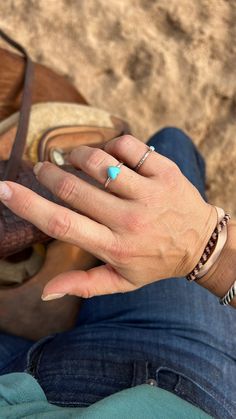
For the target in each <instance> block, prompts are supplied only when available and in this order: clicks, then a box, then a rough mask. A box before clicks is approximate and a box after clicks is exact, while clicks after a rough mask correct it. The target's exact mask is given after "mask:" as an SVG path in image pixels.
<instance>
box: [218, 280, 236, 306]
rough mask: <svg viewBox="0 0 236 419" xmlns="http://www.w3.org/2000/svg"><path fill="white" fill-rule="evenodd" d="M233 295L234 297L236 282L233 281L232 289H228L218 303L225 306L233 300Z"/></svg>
mask: <svg viewBox="0 0 236 419" xmlns="http://www.w3.org/2000/svg"><path fill="white" fill-rule="evenodd" d="M235 295H236V281H234V283H233V285H232V287H231V288H230V289H229V291H228V292H227V294H225V296H224V297H222V298H220V299H219V303H220V304H221V305H223V306H227V305H228V304H230V303H231V301H232V300H233V299H234V297H235Z"/></svg>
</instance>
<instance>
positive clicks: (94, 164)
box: [70, 146, 144, 199]
mask: <svg viewBox="0 0 236 419" xmlns="http://www.w3.org/2000/svg"><path fill="white" fill-rule="evenodd" d="M70 161H71V163H72V164H73V166H75V167H77V168H79V169H81V170H82V171H84V172H85V173H87V174H88V175H89V176H91V177H93V178H94V179H96V180H97V181H98V182H100V183H102V184H103V185H105V182H106V180H107V178H108V173H107V169H108V168H109V167H110V166H112V167H116V166H117V165H118V164H119V161H118V160H117V159H115V157H113V156H111V155H110V154H107V153H106V152H105V151H104V150H101V149H98V148H92V147H87V146H81V147H79V148H76V149H75V150H73V151H72V153H71V155H70ZM143 180H144V179H143V178H142V177H141V176H140V175H139V174H137V173H136V172H134V171H133V170H131V169H129V168H128V167H126V166H123V165H122V167H121V168H120V173H119V174H118V175H117V177H116V179H114V180H111V181H110V182H109V184H108V186H107V189H109V190H110V191H111V192H113V193H114V194H116V195H118V196H121V197H123V198H127V199H134V198H137V195H138V192H139V190H141V189H142V188H143Z"/></svg>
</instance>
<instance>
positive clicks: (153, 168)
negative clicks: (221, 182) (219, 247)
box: [2, 136, 217, 299]
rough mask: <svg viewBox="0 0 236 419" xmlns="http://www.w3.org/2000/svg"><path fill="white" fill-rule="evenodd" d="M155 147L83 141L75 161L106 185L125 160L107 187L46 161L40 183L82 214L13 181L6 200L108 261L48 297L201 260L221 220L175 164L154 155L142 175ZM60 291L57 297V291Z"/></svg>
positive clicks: (67, 279)
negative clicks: (94, 145) (149, 150)
mask: <svg viewBox="0 0 236 419" xmlns="http://www.w3.org/2000/svg"><path fill="white" fill-rule="evenodd" d="M146 151H147V146H146V145H145V144H143V143H142V142H141V141H139V140H138V139H136V138H134V137H132V136H123V137H119V138H116V139H113V140H111V141H110V142H108V143H107V144H106V145H105V147H104V149H103V150H102V149H96V148H90V147H87V146H81V147H79V148H77V149H75V150H73V152H72V153H71V156H70V160H71V163H72V164H73V166H75V167H76V168H78V169H81V170H83V171H84V172H86V173H87V174H89V175H90V176H91V177H93V178H94V179H95V180H96V181H98V182H99V183H101V184H103V185H104V183H105V181H106V179H107V168H108V167H109V166H116V165H117V164H118V163H119V161H122V162H124V165H123V166H122V167H121V171H120V173H119V175H118V176H117V178H116V179H115V180H112V181H111V182H110V183H109V185H108V188H107V189H106V190H102V189H98V188H97V187H95V186H94V185H91V184H88V183H87V182H85V181H83V180H81V179H79V178H77V177H75V176H74V175H72V174H68V173H65V172H64V171H62V170H61V169H59V168H58V167H56V166H55V165H53V164H51V163H49V162H45V163H43V164H40V165H38V166H36V170H35V173H36V176H37V177H38V179H39V181H40V182H41V183H42V184H44V185H45V186H46V187H47V188H48V189H50V190H51V191H52V192H53V193H54V194H56V195H58V196H59V197H60V198H61V199H62V200H64V201H65V202H67V203H69V204H70V205H71V207H72V208H74V209H76V210H78V212H79V213H77V212H75V211H73V210H70V209H67V208H64V207H62V206H59V205H56V204H54V203H52V202H49V201H47V200H45V199H44V198H42V197H40V196H38V195H37V194H35V193H34V192H32V191H31V190H29V189H27V188H25V187H23V186H21V185H19V184H16V183H13V182H6V183H5V186H8V187H9V188H10V189H9V190H8V191H7V190H6V191H5V195H4V196H5V198H4V199H2V202H3V203H4V204H5V205H7V206H8V207H9V208H11V209H12V211H14V212H15V213H16V214H18V215H19V216H21V217H22V218H25V219H27V220H28V221H30V222H32V223H33V224H35V225H36V226H37V227H38V228H40V229H41V230H42V231H44V232H45V233H47V234H48V235H49V236H52V237H54V238H57V239H60V240H63V241H66V242H69V243H72V244H75V245H77V246H80V247H82V248H83V249H85V250H87V251H89V252H90V253H92V254H93V255H95V256H96V257H98V258H99V259H101V260H102V261H104V265H101V266H98V267H95V268H92V269H90V270H88V271H76V270H74V271H71V272H66V273H63V274H60V275H58V276H56V277H55V278H54V279H52V280H51V281H49V282H48V284H47V285H46V286H45V288H44V291H43V297H44V298H46V299H47V298H48V299H50V298H51V297H50V296H52V298H53V296H54V297H58V298H59V297H61V296H63V295H65V294H71V295H78V296H81V297H84V298H89V297H92V296H95V295H102V294H110V293H116V292H127V291H132V290H135V289H137V288H140V287H142V286H144V285H146V284H150V283H152V282H154V281H157V280H161V279H163V278H170V277H173V276H175V277H181V276H185V275H187V274H188V273H189V272H190V271H191V270H192V269H193V268H194V266H195V265H196V264H197V262H198V261H199V259H200V257H201V255H202V253H203V250H204V247H205V246H206V244H207V242H208V240H209V238H210V236H211V234H212V231H213V230H214V228H215V226H216V223H217V213H216V210H215V208H214V207H213V206H212V205H210V204H208V203H207V202H205V201H204V200H203V198H202V197H201V195H200V194H199V192H198V191H197V189H196V188H195V187H194V186H193V185H192V184H191V183H190V182H189V181H188V180H187V179H186V177H185V176H184V175H183V174H182V173H181V171H180V169H179V168H178V167H177V165H176V164H175V163H173V162H172V161H171V160H169V159H168V158H166V157H163V156H162V155H160V154H158V153H157V152H152V153H150V154H149V156H148V158H147V159H146V160H145V162H144V163H143V165H142V166H141V167H140V169H139V172H138V173H136V172H135V171H134V170H132V168H134V167H135V166H136V165H137V163H138V161H139V160H140V159H141V158H142V156H143V155H144V153H145V152H146ZM55 294H56V295H55Z"/></svg>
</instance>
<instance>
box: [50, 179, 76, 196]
mask: <svg viewBox="0 0 236 419" xmlns="http://www.w3.org/2000/svg"><path fill="white" fill-rule="evenodd" d="M75 187H76V184H75V180H74V179H71V178H70V177H69V176H63V177H62V178H61V179H60V180H59V181H58V182H57V183H56V185H55V194H56V195H57V196H58V197H59V198H60V199H62V200H63V201H68V200H71V199H72V198H73V196H74V192H75Z"/></svg>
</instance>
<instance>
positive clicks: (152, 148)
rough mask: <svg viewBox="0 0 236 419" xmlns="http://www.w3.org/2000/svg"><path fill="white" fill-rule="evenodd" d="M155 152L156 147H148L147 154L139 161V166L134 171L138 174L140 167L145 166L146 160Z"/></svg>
mask: <svg viewBox="0 0 236 419" xmlns="http://www.w3.org/2000/svg"><path fill="white" fill-rule="evenodd" d="M153 151H155V147H153V146H152V145H151V146H150V147H148V150H147V151H146V153H145V154H144V155H143V157H142V158H141V159H140V160H139V162H138V164H137V165H136V166H135V168H134V170H135V171H136V172H138V170H139V169H140V167H141V166H142V165H143V163H144V162H145V160H146V159H147V158H148V156H149V154H151V153H152V152H153Z"/></svg>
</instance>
